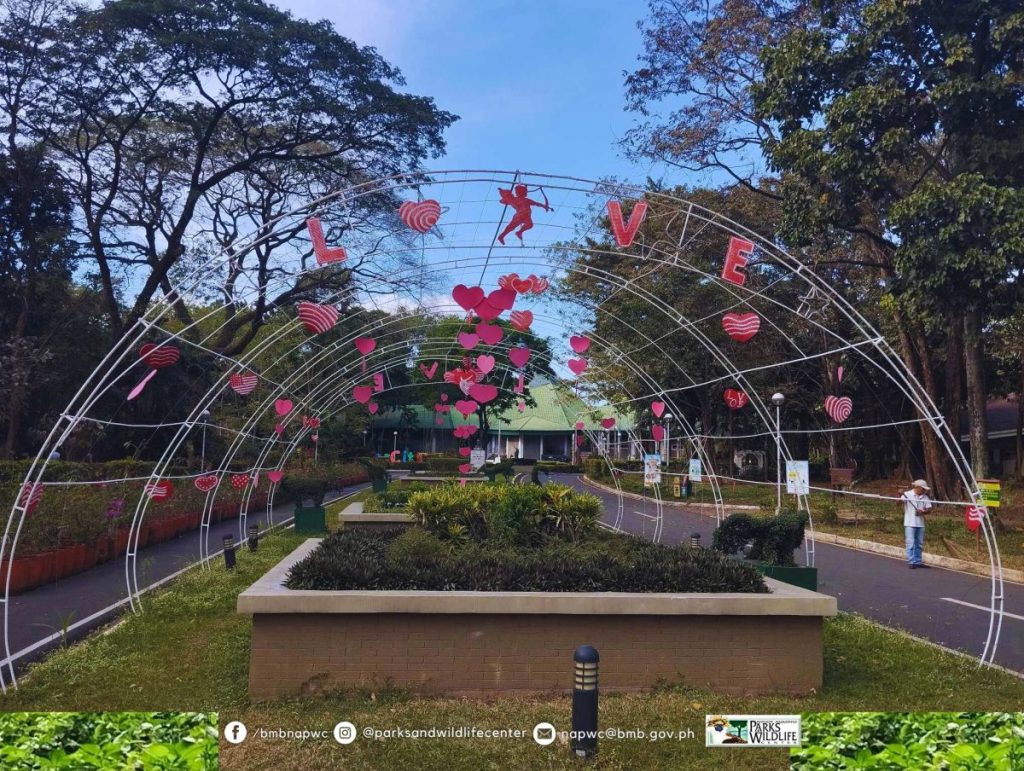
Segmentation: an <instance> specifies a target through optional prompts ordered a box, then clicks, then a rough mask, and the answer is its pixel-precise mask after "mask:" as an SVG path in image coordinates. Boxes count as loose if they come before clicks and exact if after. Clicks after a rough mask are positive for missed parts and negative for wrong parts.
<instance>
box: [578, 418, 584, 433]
mask: <svg viewBox="0 0 1024 771" xmlns="http://www.w3.org/2000/svg"><path fill="white" fill-rule="evenodd" d="M583 427H584V426H583V421H582V420H577V421H576V430H577V431H582V430H583Z"/></svg>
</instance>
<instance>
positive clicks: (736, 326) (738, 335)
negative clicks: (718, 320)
mask: <svg viewBox="0 0 1024 771" xmlns="http://www.w3.org/2000/svg"><path fill="white" fill-rule="evenodd" d="M760 328H761V317H760V316H758V315H757V314H756V313H726V314H725V315H724V316H722V329H724V330H725V332H726V334H727V335H729V337H731V338H732V339H733V340H735V341H736V342H739V343H745V342H747V340H749V339H750V338H752V337H753V336H754V335H756V334H757V331H758V330H759V329H760Z"/></svg>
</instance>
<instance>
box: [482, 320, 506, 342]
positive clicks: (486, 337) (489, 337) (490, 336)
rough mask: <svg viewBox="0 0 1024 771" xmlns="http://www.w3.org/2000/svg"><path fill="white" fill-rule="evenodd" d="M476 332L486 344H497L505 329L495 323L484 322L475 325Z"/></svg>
mask: <svg viewBox="0 0 1024 771" xmlns="http://www.w3.org/2000/svg"><path fill="white" fill-rule="evenodd" d="M476 333H477V335H478V336H479V337H480V339H481V340H483V341H484V343H486V344H487V345H497V344H498V343H500V342H501V338H503V337H504V336H505V330H504V329H502V328H501V327H499V326H498V325H497V324H485V323H484V322H480V323H479V324H477V325H476Z"/></svg>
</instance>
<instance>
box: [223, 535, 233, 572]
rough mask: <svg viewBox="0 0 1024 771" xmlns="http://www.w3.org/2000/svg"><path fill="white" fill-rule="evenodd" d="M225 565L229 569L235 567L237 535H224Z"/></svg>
mask: <svg viewBox="0 0 1024 771" xmlns="http://www.w3.org/2000/svg"><path fill="white" fill-rule="evenodd" d="M224 565H225V567H227V569H228V570H234V569H235V537H234V536H233V535H226V536H224Z"/></svg>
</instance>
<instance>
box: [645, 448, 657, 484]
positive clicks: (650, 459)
mask: <svg viewBox="0 0 1024 771" xmlns="http://www.w3.org/2000/svg"><path fill="white" fill-rule="evenodd" d="M660 484H661V453H660V452H656V453H652V454H648V455H644V487H651V486H652V485H660Z"/></svg>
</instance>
